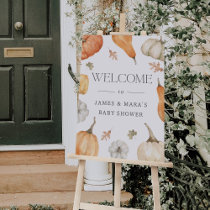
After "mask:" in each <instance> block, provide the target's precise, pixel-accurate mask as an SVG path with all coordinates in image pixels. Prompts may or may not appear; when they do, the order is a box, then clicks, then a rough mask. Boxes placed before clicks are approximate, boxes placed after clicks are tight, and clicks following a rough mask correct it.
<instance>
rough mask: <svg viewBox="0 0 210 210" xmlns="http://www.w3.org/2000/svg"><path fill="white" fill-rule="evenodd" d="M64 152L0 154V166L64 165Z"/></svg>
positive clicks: (46, 151) (13, 152)
mask: <svg viewBox="0 0 210 210" xmlns="http://www.w3.org/2000/svg"><path fill="white" fill-rule="evenodd" d="M64 163H65V151H64V150H44V151H8V152H6V151H5V152H2V151H1V152H0V166H3V165H5V166H6V165H42V164H64Z"/></svg>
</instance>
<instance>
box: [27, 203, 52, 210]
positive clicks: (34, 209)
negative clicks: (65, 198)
mask: <svg viewBox="0 0 210 210" xmlns="http://www.w3.org/2000/svg"><path fill="white" fill-rule="evenodd" d="M29 206H30V208H31V210H53V208H52V207H51V206H43V205H38V204H35V205H31V204H30V205H29Z"/></svg>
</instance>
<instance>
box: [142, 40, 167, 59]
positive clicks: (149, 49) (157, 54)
mask: <svg viewBox="0 0 210 210" xmlns="http://www.w3.org/2000/svg"><path fill="white" fill-rule="evenodd" d="M141 51H142V53H143V54H144V55H146V56H150V57H152V58H154V59H158V60H161V61H164V45H163V43H162V41H161V40H158V39H152V38H150V39H147V40H146V41H145V42H144V44H143V45H142V46H141Z"/></svg>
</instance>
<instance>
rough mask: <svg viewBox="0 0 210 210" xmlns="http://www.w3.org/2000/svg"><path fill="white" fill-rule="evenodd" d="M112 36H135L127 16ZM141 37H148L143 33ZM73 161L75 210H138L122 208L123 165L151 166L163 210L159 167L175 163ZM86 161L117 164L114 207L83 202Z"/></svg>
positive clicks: (157, 200)
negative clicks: (75, 168) (129, 29)
mask: <svg viewBox="0 0 210 210" xmlns="http://www.w3.org/2000/svg"><path fill="white" fill-rule="evenodd" d="M110 34H111V35H134V33H130V32H126V31H125V14H124V13H122V14H120V32H112V33H110ZM98 35H103V31H98ZM141 35H146V32H145V31H143V32H142V33H141ZM68 157H69V158H72V159H77V160H79V168H78V175H77V182H76V190H75V197H74V206H73V210H79V209H82V210H129V209H130V210H136V209H133V208H129V209H128V208H121V207H120V198H121V167H122V164H123V163H124V164H133V165H141V166H150V167H151V174H152V186H153V199H154V210H161V206H160V189H159V179H158V167H168V168H172V167H173V163H171V162H155V161H141V160H126V159H114V158H101V157H95V156H81V155H75V154H71V155H69V156H68ZM86 160H95V161H103V162H108V163H114V164H115V185H114V186H115V188H114V189H115V190H114V206H103V205H97V204H90V203H82V202H81V194H82V188H83V177H84V171H85V163H86Z"/></svg>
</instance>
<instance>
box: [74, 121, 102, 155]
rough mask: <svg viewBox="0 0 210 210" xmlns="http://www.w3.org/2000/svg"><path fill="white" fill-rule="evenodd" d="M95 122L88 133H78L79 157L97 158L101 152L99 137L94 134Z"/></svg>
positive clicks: (77, 147)
mask: <svg viewBox="0 0 210 210" xmlns="http://www.w3.org/2000/svg"><path fill="white" fill-rule="evenodd" d="M95 124H96V119H95V117H94V122H93V124H92V125H91V126H90V128H89V129H88V130H87V131H80V132H78V133H77V137H76V138H77V140H76V154H77V155H90V156H97V155H98V151H99V144H98V139H97V136H96V135H94V134H93V127H94V125H95Z"/></svg>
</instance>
